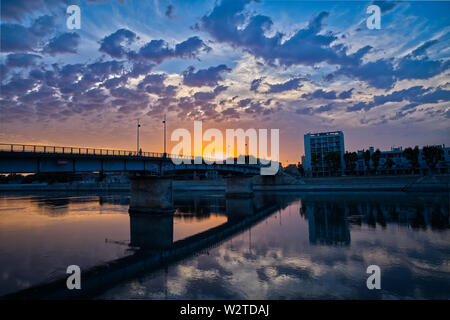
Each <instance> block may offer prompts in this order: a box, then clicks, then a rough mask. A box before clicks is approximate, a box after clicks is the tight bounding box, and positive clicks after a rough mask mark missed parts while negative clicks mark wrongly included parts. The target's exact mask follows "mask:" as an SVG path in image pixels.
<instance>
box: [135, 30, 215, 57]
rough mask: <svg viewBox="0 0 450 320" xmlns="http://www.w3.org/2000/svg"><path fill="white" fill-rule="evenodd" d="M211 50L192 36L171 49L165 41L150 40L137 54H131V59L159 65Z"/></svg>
mask: <svg viewBox="0 0 450 320" xmlns="http://www.w3.org/2000/svg"><path fill="white" fill-rule="evenodd" d="M210 50H211V48H210V47H208V46H207V45H206V44H205V43H204V42H203V40H201V39H200V38H199V37H197V36H194V37H190V38H189V39H187V40H185V41H183V42H180V43H178V44H176V45H175V48H171V47H170V46H169V44H168V43H167V42H166V41H165V40H162V39H161V40H151V41H150V42H148V43H147V44H145V45H144V46H142V47H141V48H140V49H139V53H138V54H136V53H134V52H133V53H131V54H130V58H131V59H144V60H150V61H153V62H156V63H158V64H159V63H161V62H163V61H164V60H166V59H170V58H180V59H188V58H196V57H197V56H198V55H199V54H200V52H209V51H210Z"/></svg>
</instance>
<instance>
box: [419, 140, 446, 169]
mask: <svg viewBox="0 0 450 320" xmlns="http://www.w3.org/2000/svg"><path fill="white" fill-rule="evenodd" d="M422 154H423V157H424V158H425V162H426V163H427V166H428V168H430V170H431V171H432V172H434V171H435V169H436V165H437V164H438V162H439V161H440V160H441V159H442V155H443V154H444V150H442V148H441V147H437V146H426V147H423V149H422Z"/></svg>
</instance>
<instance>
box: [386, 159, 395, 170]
mask: <svg viewBox="0 0 450 320" xmlns="http://www.w3.org/2000/svg"><path fill="white" fill-rule="evenodd" d="M394 164H395V163H394V161H393V160H392V159H391V158H387V160H386V162H385V163H384V166H385V167H386V168H388V169H391V168H392V167H393V166H394Z"/></svg>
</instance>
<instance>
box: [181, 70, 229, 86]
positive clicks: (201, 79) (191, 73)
mask: <svg viewBox="0 0 450 320" xmlns="http://www.w3.org/2000/svg"><path fill="white" fill-rule="evenodd" d="M230 71H231V69H230V68H228V67H227V66H226V65H224V64H221V65H218V66H216V67H209V68H208V69H201V70H198V71H195V68H194V67H192V66H191V67H189V68H188V69H187V70H185V71H184V72H183V83H184V84H185V85H187V86H190V87H202V86H208V87H214V86H216V85H217V84H218V82H219V81H222V80H223V78H222V74H223V73H225V72H230Z"/></svg>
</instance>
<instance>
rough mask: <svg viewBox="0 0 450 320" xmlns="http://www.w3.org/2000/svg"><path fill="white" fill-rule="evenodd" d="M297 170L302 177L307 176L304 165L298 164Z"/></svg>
mask: <svg viewBox="0 0 450 320" xmlns="http://www.w3.org/2000/svg"><path fill="white" fill-rule="evenodd" d="M297 169H298V172H300V174H301V175H302V176H304V175H305V168H303V165H302V164H301V163H300V162H299V163H297Z"/></svg>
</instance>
